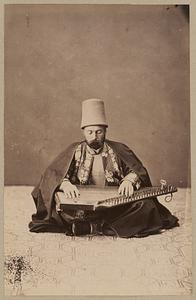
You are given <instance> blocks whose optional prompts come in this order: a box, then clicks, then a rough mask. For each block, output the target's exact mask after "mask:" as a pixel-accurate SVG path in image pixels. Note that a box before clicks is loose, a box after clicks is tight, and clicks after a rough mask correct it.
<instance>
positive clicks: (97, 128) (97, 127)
mask: <svg viewBox="0 0 196 300" xmlns="http://www.w3.org/2000/svg"><path fill="white" fill-rule="evenodd" d="M100 129H105V126H103V125H91V126H86V127H84V130H86V131H88V130H90V131H96V130H100Z"/></svg>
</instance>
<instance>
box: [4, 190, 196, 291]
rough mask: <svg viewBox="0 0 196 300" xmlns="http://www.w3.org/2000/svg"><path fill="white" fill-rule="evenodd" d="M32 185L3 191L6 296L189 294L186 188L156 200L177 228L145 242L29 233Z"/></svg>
mask: <svg viewBox="0 0 196 300" xmlns="http://www.w3.org/2000/svg"><path fill="white" fill-rule="evenodd" d="M31 190H32V187H24V186H20V187H15V186H12V187H5V190H4V202H5V204H4V206H5V210H4V211H5V213H4V215H5V294H6V296H8V295H188V294H190V293H191V290H192V274H191V270H192V258H191V254H192V253H191V252H192V247H191V245H192V242H191V240H192V232H191V231H192V230H191V200H190V190H189V189H179V191H178V192H177V193H176V194H174V199H173V200H172V201H171V202H169V203H166V202H165V201H164V197H159V200H160V202H161V203H162V204H164V205H165V206H166V207H167V208H168V209H170V211H171V212H172V213H173V214H175V215H176V216H177V217H178V218H179V220H180V227H178V228H174V229H171V230H168V231H165V232H163V233H162V234H159V235H154V236H149V237H146V238H132V239H113V238H112V237H93V238H92V239H89V238H88V237H83V238H81V237H78V238H75V239H73V238H71V237H67V236H65V235H63V234H56V233H39V234H36V233H30V232H28V227H27V224H28V222H29V220H30V216H31V214H32V213H33V212H34V210H35V208H34V204H33V201H32V199H31V196H30V192H31Z"/></svg>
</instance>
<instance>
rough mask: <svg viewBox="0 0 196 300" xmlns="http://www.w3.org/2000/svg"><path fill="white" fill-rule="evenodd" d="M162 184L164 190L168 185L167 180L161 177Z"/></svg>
mask: <svg viewBox="0 0 196 300" xmlns="http://www.w3.org/2000/svg"><path fill="white" fill-rule="evenodd" d="M160 184H161V190H164V188H165V187H166V186H167V181H166V180H164V179H161V180H160Z"/></svg>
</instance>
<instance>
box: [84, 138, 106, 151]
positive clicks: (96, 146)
mask: <svg viewBox="0 0 196 300" xmlns="http://www.w3.org/2000/svg"><path fill="white" fill-rule="evenodd" d="M87 144H88V145H89V147H91V148H93V149H95V150H97V149H99V148H101V147H103V142H101V141H96V140H95V141H91V142H88V143H87Z"/></svg>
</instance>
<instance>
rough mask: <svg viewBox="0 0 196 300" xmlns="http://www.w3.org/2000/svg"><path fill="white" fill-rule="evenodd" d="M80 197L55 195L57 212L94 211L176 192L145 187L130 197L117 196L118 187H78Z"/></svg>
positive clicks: (171, 189) (172, 189)
mask: <svg viewBox="0 0 196 300" xmlns="http://www.w3.org/2000/svg"><path fill="white" fill-rule="evenodd" d="M78 189H79V191H80V197H79V198H75V199H70V198H66V196H65V194H64V193H63V192H61V191H59V192H57V193H56V195H55V201H56V209H57V211H66V210H83V211H95V210H97V209H98V208H100V207H102V208H103V207H105V208H107V207H113V206H118V205H124V204H127V203H129V202H133V201H139V200H142V199H148V198H152V197H157V196H160V195H166V194H172V193H174V192H176V191H177V188H176V187H173V186H165V187H161V186H157V187H147V188H142V189H140V190H138V191H135V192H134V194H133V195H132V196H131V197H125V196H119V194H118V187H104V188H98V187H96V186H79V187H78Z"/></svg>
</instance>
